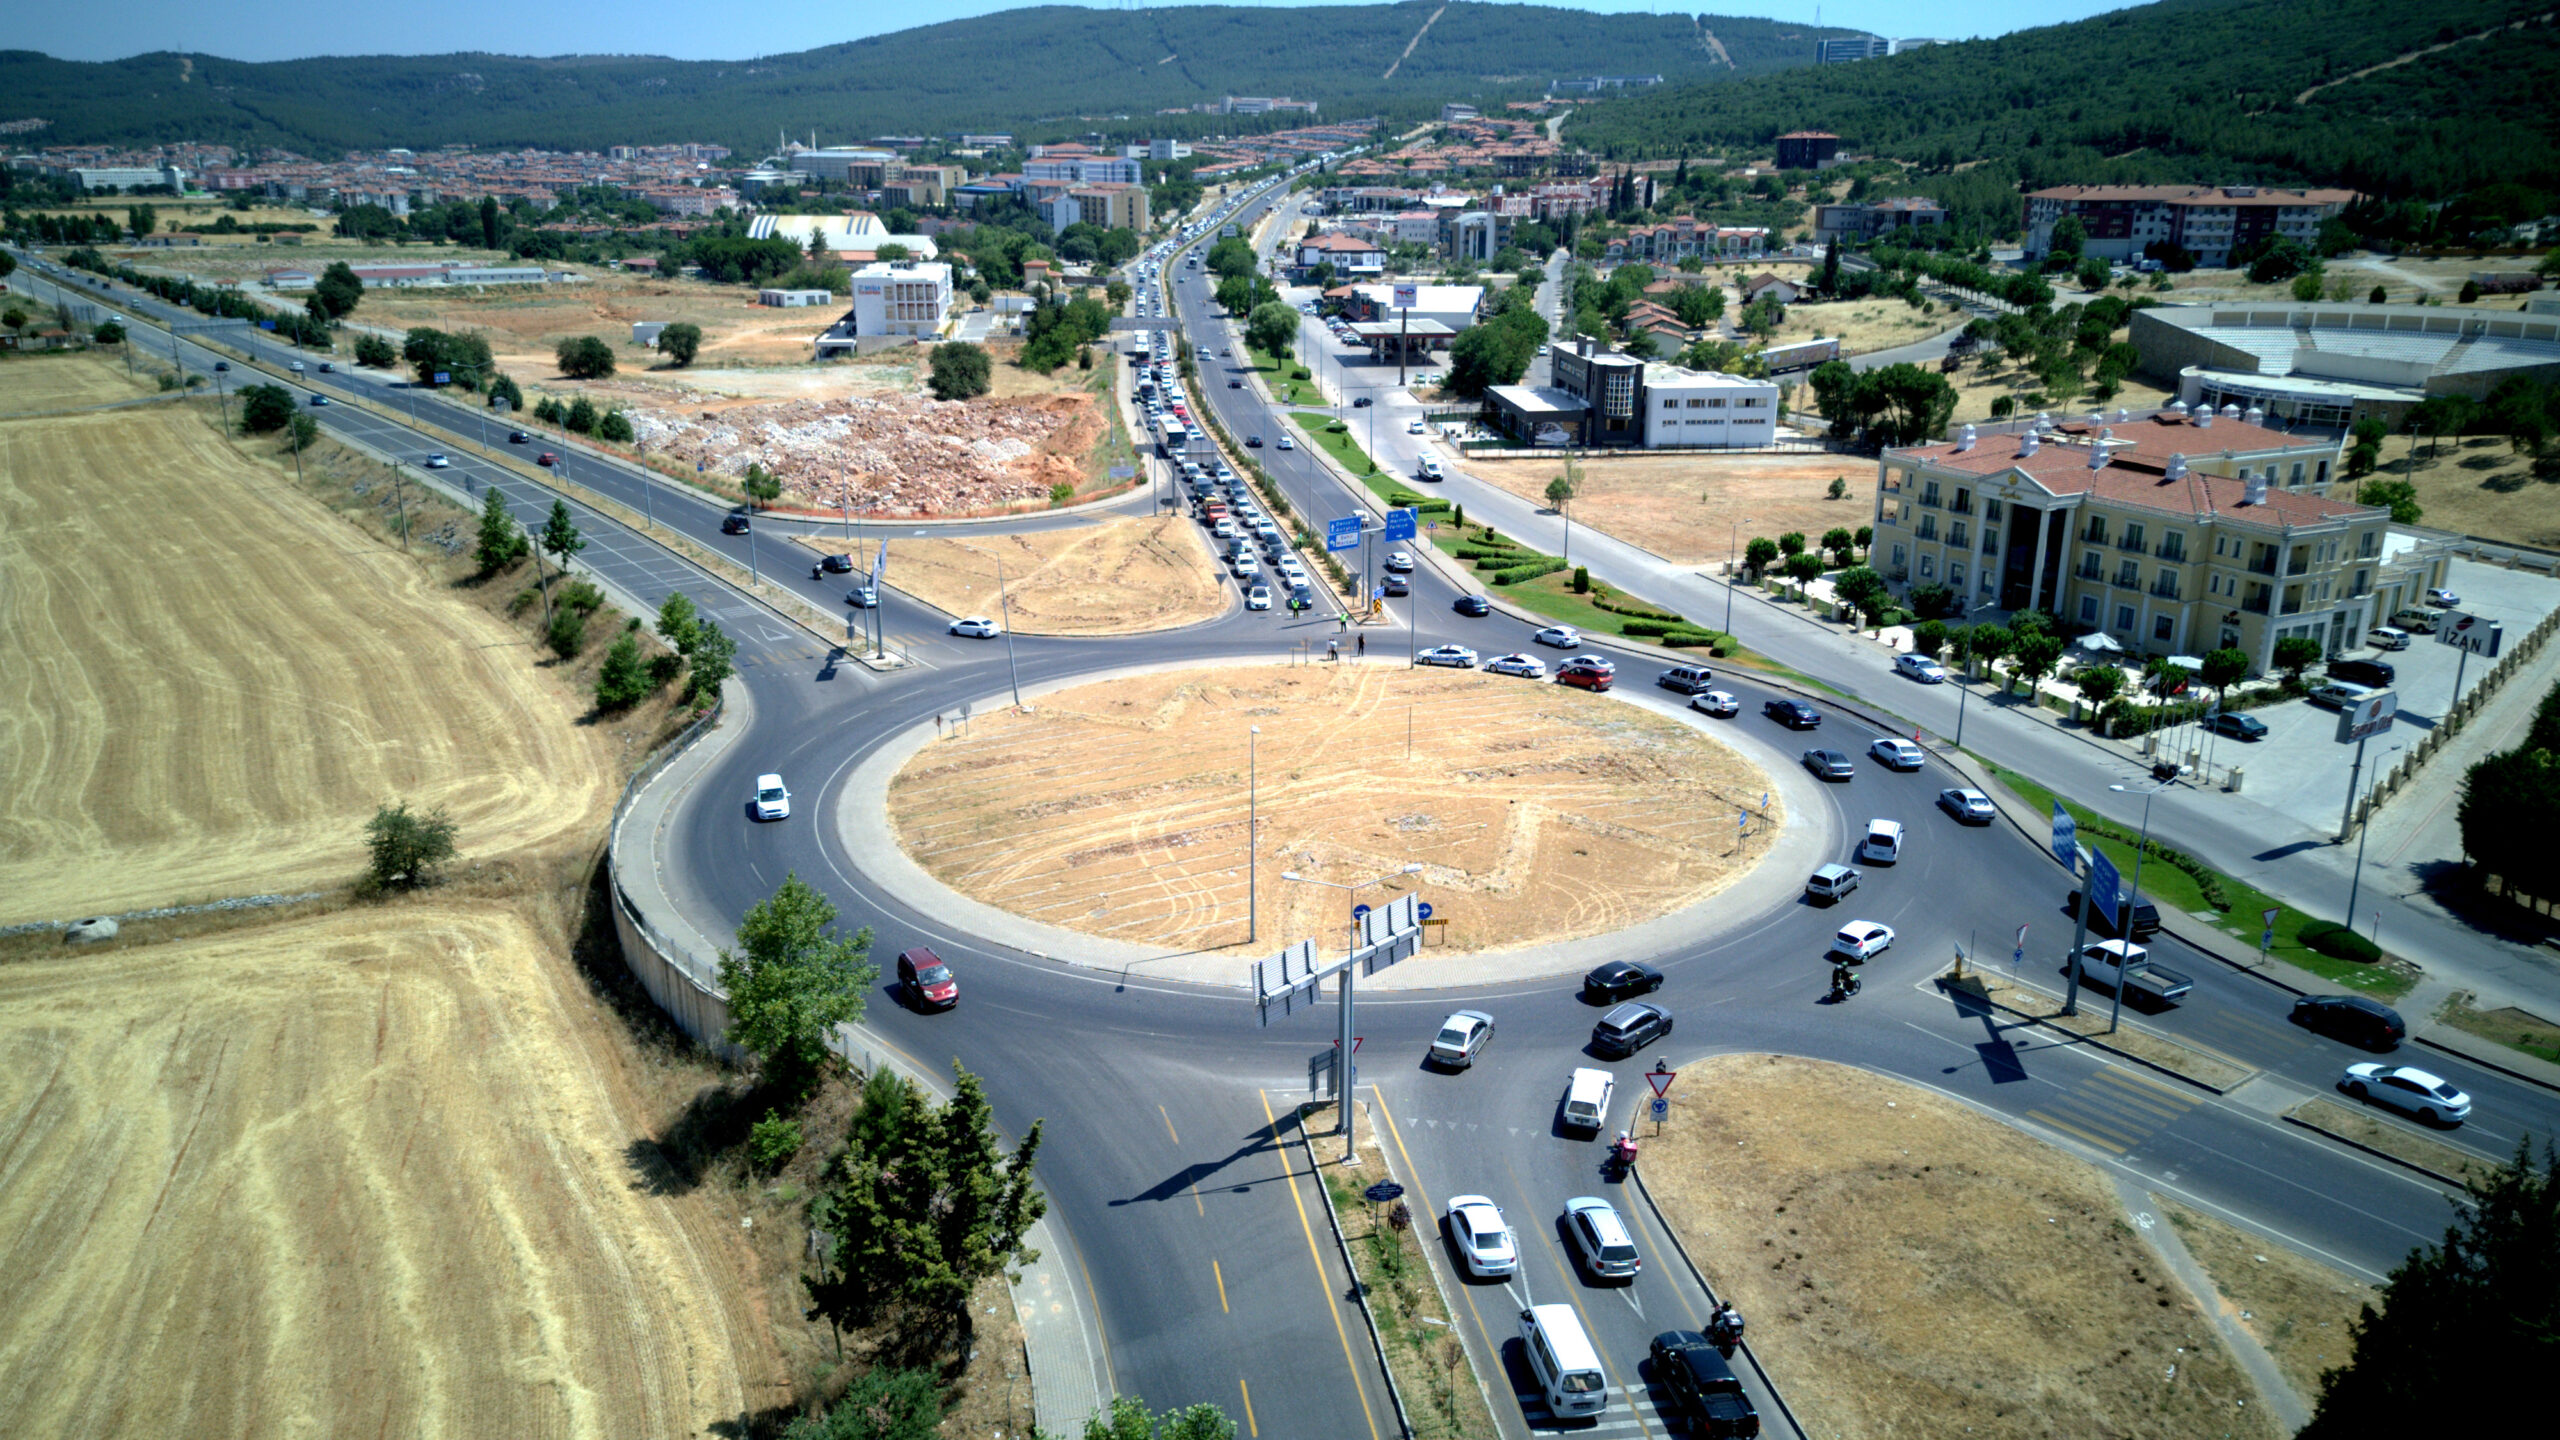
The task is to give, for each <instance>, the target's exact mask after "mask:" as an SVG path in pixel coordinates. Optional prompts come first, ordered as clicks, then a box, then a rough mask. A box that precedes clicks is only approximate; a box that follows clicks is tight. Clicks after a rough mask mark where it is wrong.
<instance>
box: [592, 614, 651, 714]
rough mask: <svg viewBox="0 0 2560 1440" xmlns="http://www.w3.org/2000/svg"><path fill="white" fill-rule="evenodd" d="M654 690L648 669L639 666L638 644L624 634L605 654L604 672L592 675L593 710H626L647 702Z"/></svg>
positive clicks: (641, 665)
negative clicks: (594, 700)
mask: <svg viewBox="0 0 2560 1440" xmlns="http://www.w3.org/2000/svg"><path fill="white" fill-rule="evenodd" d="M632 623H634V624H637V623H639V622H637V621H634V622H632ZM656 688H657V686H656V685H655V684H653V683H652V682H651V680H650V675H649V668H648V667H647V666H645V665H643V664H642V663H641V662H640V642H639V641H638V640H637V639H634V638H633V637H632V636H631V634H630V633H629V632H628V631H626V632H624V633H623V634H622V635H621V636H619V637H617V638H616V639H615V640H614V642H613V648H612V649H610V650H607V651H606V652H605V655H604V668H603V669H601V670H598V671H597V672H596V708H597V709H599V710H628V709H630V708H631V707H632V706H634V705H637V704H639V703H640V702H641V701H643V700H646V699H648V698H649V692H650V691H651V690H654V689H656Z"/></svg>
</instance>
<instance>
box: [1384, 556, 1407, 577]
mask: <svg viewBox="0 0 2560 1440" xmlns="http://www.w3.org/2000/svg"><path fill="white" fill-rule="evenodd" d="M1380 563H1382V564H1384V565H1385V566H1386V567H1387V568H1388V569H1389V570H1392V571H1394V572H1396V573H1397V574H1399V575H1402V574H1409V573H1411V572H1412V570H1413V554H1412V552H1410V551H1406V550H1390V551H1388V552H1387V558H1386V559H1385V560H1384V561H1382V562H1380Z"/></svg>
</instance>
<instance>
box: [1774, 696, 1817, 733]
mask: <svg viewBox="0 0 2560 1440" xmlns="http://www.w3.org/2000/svg"><path fill="white" fill-rule="evenodd" d="M1760 713H1761V714H1763V715H1766V716H1768V717H1769V718H1770V719H1772V720H1775V721H1777V722H1778V723H1779V724H1781V725H1784V726H1786V727H1787V728H1788V729H1790V730H1811V729H1813V728H1815V727H1816V726H1818V725H1820V724H1821V723H1822V712H1821V711H1819V710H1816V709H1814V708H1813V707H1812V706H1810V705H1807V704H1806V703H1804V702H1803V701H1801V700H1771V701H1769V702H1768V703H1766V704H1764V705H1762V706H1761V707H1760Z"/></svg>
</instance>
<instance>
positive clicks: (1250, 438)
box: [1244, 435, 1262, 450]
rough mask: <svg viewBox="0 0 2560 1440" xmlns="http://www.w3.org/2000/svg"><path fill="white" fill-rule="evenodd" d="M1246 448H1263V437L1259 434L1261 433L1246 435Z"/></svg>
mask: <svg viewBox="0 0 2560 1440" xmlns="http://www.w3.org/2000/svg"><path fill="white" fill-rule="evenodd" d="M1244 448H1246V449H1247V450H1259V449H1261V448H1262V437H1261V436H1259V435H1247V436H1246V437H1244Z"/></svg>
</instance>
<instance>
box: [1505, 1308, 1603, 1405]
mask: <svg viewBox="0 0 2560 1440" xmlns="http://www.w3.org/2000/svg"><path fill="white" fill-rule="evenodd" d="M1520 1345H1521V1348H1522V1349H1524V1350H1526V1351H1527V1352H1528V1356H1529V1370H1530V1373H1532V1374H1534V1375H1536V1376H1537V1377H1538V1387H1539V1389H1540V1390H1541V1391H1543V1392H1544V1394H1545V1396H1546V1401H1547V1408H1548V1409H1549V1410H1551V1411H1554V1412H1555V1415H1556V1418H1557V1419H1559V1420H1562V1419H1567V1418H1571V1419H1576V1420H1580V1419H1588V1418H1592V1417H1596V1416H1599V1415H1601V1414H1604V1413H1606V1412H1607V1410H1608V1408H1609V1377H1608V1375H1607V1374H1606V1373H1604V1372H1603V1371H1602V1370H1601V1369H1600V1352H1599V1351H1597V1350H1595V1349H1593V1348H1591V1337H1590V1336H1589V1335H1586V1334H1584V1333H1583V1330H1582V1320H1581V1317H1579V1316H1577V1315H1575V1314H1574V1313H1573V1307H1572V1306H1570V1305H1532V1306H1530V1307H1529V1308H1528V1309H1526V1310H1523V1311H1521V1312H1520Z"/></svg>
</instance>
